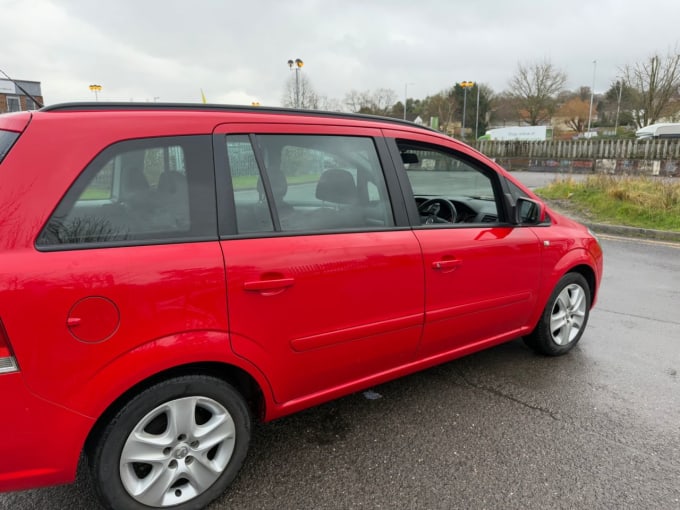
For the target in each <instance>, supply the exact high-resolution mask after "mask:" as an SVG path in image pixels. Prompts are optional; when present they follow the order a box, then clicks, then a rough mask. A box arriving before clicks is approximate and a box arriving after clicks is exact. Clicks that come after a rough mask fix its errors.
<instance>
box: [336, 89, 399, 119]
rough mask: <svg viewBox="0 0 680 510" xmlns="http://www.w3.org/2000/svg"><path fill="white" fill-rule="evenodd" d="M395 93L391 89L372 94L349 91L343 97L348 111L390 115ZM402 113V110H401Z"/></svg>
mask: <svg viewBox="0 0 680 510" xmlns="http://www.w3.org/2000/svg"><path fill="white" fill-rule="evenodd" d="M396 101H397V93H396V92H394V90H392V89H377V90H375V91H374V92H371V91H368V90H367V91H365V92H358V91H356V90H351V91H350V92H349V93H347V95H345V100H344V103H345V105H346V106H347V108H348V109H349V111H351V112H354V113H368V114H370V115H390V114H391V113H392V108H393V105H394V103H395V102H396ZM402 111H403V110H402Z"/></svg>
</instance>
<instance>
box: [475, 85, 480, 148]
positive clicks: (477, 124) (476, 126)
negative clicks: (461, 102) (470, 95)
mask: <svg viewBox="0 0 680 510" xmlns="http://www.w3.org/2000/svg"><path fill="white" fill-rule="evenodd" d="M478 138H479V85H477V109H476V110H475V141H477V139H478Z"/></svg>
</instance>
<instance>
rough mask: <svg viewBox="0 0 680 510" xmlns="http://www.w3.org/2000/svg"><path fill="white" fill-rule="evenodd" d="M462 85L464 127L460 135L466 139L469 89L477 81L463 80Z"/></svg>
mask: <svg viewBox="0 0 680 510" xmlns="http://www.w3.org/2000/svg"><path fill="white" fill-rule="evenodd" d="M460 86H461V87H463V122H462V128H461V130H460V136H461V138H462V139H463V140H465V112H466V110H467V89H469V88H470V87H474V86H475V82H473V81H463V82H461V83H460Z"/></svg>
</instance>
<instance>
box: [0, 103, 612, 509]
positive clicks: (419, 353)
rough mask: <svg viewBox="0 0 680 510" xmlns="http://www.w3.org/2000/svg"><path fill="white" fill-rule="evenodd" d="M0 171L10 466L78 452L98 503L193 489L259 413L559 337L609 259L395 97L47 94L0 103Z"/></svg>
mask: <svg viewBox="0 0 680 510" xmlns="http://www.w3.org/2000/svg"><path fill="white" fill-rule="evenodd" d="M0 179H1V180H2V185H1V186H0V208H1V210H2V213H1V214H2V216H1V218H2V221H0V288H1V291H0V406H1V408H2V416H3V418H2V420H0V436H1V437H2V438H3V441H2V446H0V459H1V460H0V490H18V489H26V488H31V487H38V486H44V485H49V484H60V483H67V482H71V481H73V480H74V477H75V473H76V465H77V463H78V460H79V457H80V455H81V453H82V452H84V453H85V454H86V455H87V459H88V462H89V467H90V473H91V475H92V478H93V480H94V485H95V487H96V490H97V492H98V494H99V496H100V497H101V499H102V502H103V503H104V505H105V506H106V507H108V508H115V509H123V508H125V509H135V508H140V509H141V508H148V507H173V508H178V509H189V508H201V507H203V506H205V505H206V504H208V503H209V502H210V501H211V500H213V499H214V498H216V497H218V496H219V495H220V494H221V493H222V492H223V491H224V490H225V489H226V488H227V486H228V485H229V484H230V482H231V481H232V480H233V479H234V477H235V476H236V474H237V473H238V471H239V469H240V467H241V465H242V463H243V461H244V458H245V457H246V451H247V449H248V443H249V439H250V430H251V423H252V422H253V420H261V421H269V420H273V419H275V418H279V417H281V416H284V415H287V414H289V413H293V412H296V411H300V410H302V409H305V408H307V407H310V406H313V405H316V404H319V403H321V402H325V401H327V400H330V399H334V398H337V397H340V396H342V395H347V394H348V393H352V392H356V391H358V390H362V389H365V388H368V387H371V386H374V385H377V384H380V383H383V382H385V381H388V380H390V379H394V378H396V377H400V376H403V375H406V374H410V373H412V372H415V371H417V370H422V369H425V368H428V367H431V366H433V365H436V364H439V363H444V362H447V361H450V360H453V359H455V358H458V357H461V356H464V355H466V354H470V353H472V352H475V351H479V350H481V349H485V348H488V347H492V346H494V345H498V344H500V343H502V342H507V341H510V340H513V339H516V338H518V337H524V339H525V341H526V342H527V344H528V345H529V346H530V347H532V348H533V349H534V350H536V351H538V352H540V353H543V354H547V355H559V354H563V353H566V352H567V351H568V350H570V349H571V348H572V347H573V346H574V345H575V344H576V343H577V342H578V341H579V339H580V338H581V336H582V334H583V332H584V329H585V327H586V323H587V321H588V314H589V311H590V309H591V307H592V306H593V304H594V303H595V299H596V297H597V291H598V285H599V283H600V279H601V275H602V251H601V249H600V246H599V244H598V242H597V240H596V239H595V238H594V237H593V235H592V234H591V233H590V232H589V231H588V230H587V229H586V228H585V227H584V226H582V225H579V224H577V223H575V222H574V221H571V220H570V219H567V218H565V217H563V216H560V215H559V214H557V213H555V212H553V211H551V210H550V209H549V208H548V207H546V206H545V205H544V204H543V203H541V202H540V201H539V199H538V198H537V197H536V196H535V195H533V194H532V193H531V191H529V190H527V189H526V188H525V187H524V186H522V185H521V184H520V183H519V182H517V181H516V180H515V179H514V178H513V177H512V176H510V175H509V174H508V173H507V172H505V171H504V170H503V169H502V168H500V167H499V166H498V165H496V164H495V163H494V162H492V161H490V160H489V159H487V158H486V157H484V156H483V155H481V154H480V153H478V152H476V151H475V150H473V149H471V148H470V147H468V146H466V145H464V144H462V143H460V142H458V141H455V140H453V139H451V138H449V137H447V136H444V135H442V134H441V133H438V132H436V131H432V130H429V129H426V128H423V127H419V126H416V125H414V124H411V123H407V122H402V121H399V120H394V119H380V118H375V117H368V116H360V115H348V114H334V113H320V112H305V111H293V110H285V109H274V108H261V107H260V108H246V107H218V106H206V105H169V104H166V105H162V104H155V103H154V104H149V103H146V104H133V103H126V104H104V103H95V104H85V103H83V104H62V105H55V106H50V107H47V108H43V109H42V110H39V111H37V112H33V113H28V112H22V113H15V114H5V115H1V116H0ZM55 431H59V433H58V434H55V433H54V432H55Z"/></svg>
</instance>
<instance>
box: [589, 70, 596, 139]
mask: <svg viewBox="0 0 680 510" xmlns="http://www.w3.org/2000/svg"><path fill="white" fill-rule="evenodd" d="M596 70H597V60H593V86H592V87H591V88H590V108H589V109H588V136H590V119H592V117H593V96H594V95H595V71H596Z"/></svg>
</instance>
